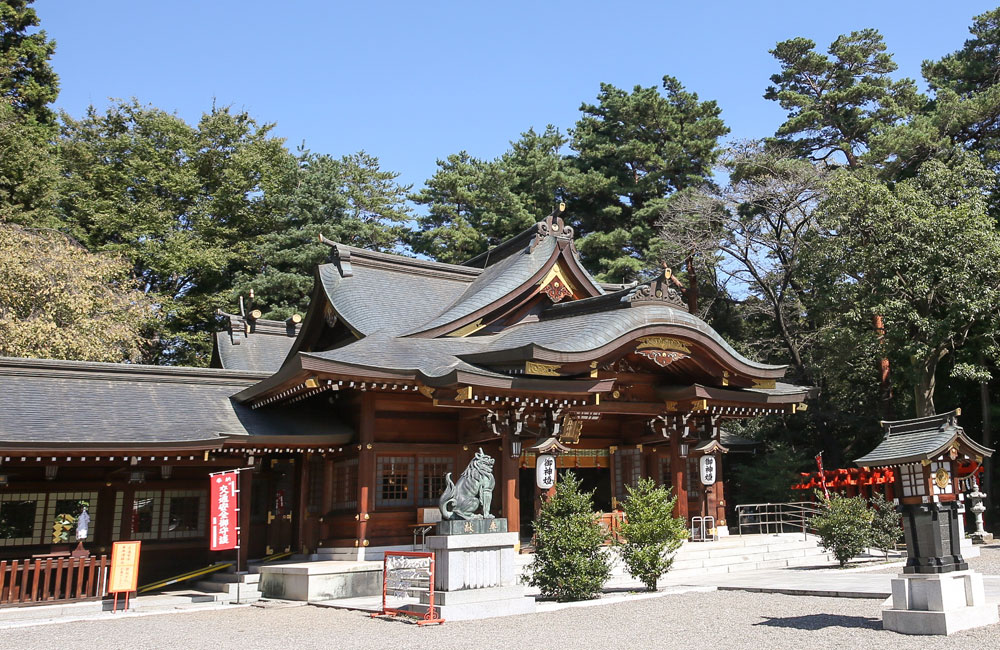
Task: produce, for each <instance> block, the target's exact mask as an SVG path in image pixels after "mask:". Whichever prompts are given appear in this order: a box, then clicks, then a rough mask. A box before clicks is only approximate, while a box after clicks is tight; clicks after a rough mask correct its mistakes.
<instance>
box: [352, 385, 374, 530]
mask: <svg viewBox="0 0 1000 650" xmlns="http://www.w3.org/2000/svg"><path fill="white" fill-rule="evenodd" d="M360 401H361V417H360V419H359V425H360V426H359V427H358V515H357V531H356V534H355V540H354V542H355V544H356V545H357V546H358V547H359V548H361V547H365V546H368V518H369V517H370V516H371V515H370V514H369V513H370V512H371V510H372V508H373V507H374V505H375V491H374V490H375V394H374V393H371V392H363V393H361V400H360Z"/></svg>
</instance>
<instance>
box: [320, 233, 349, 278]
mask: <svg viewBox="0 0 1000 650" xmlns="http://www.w3.org/2000/svg"><path fill="white" fill-rule="evenodd" d="M319 240H320V242H322V243H324V244H326V245H327V246H329V247H330V257H329V261H330V262H331V263H332V264H334V265H336V267H337V270H338V271H340V277H342V278H349V277H351V276H353V275H354V269H352V268H351V251H350V249H348V248H345V247H344V246H339V245H338V244H337V242H335V241H331V240H329V239H327V238H326V237H324V236H323V235H322V234H320V236H319Z"/></svg>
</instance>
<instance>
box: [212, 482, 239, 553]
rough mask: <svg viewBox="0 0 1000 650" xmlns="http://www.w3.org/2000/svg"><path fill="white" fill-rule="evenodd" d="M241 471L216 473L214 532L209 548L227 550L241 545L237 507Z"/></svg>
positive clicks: (213, 513)
mask: <svg viewBox="0 0 1000 650" xmlns="http://www.w3.org/2000/svg"><path fill="white" fill-rule="evenodd" d="M239 475H240V473H239V472H224V473H222V474H215V475H214V476H212V477H211V478H210V480H211V481H212V489H211V495H210V497H209V499H210V500H211V502H212V532H211V542H210V546H209V550H212V551H225V550H228V549H231V548H236V547H237V546H238V545H239V533H238V531H237V530H236V527H237V524H238V521H239V519H238V516H237V514H236V513H237V512H238V511H239V509H238V508H237V507H236V506H237V503H238V498H237V496H236V495H237V494H238V492H239Z"/></svg>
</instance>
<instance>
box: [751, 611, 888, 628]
mask: <svg viewBox="0 0 1000 650" xmlns="http://www.w3.org/2000/svg"><path fill="white" fill-rule="evenodd" d="M754 625H764V626H767V627H790V628H794V629H796V630H822V629H825V628H828V627H860V628H866V629H869V630H881V629H882V620H881V619H878V618H869V617H867V616H843V615H840V614H807V615H805V616H781V617H773V618H771V617H765V620H763V621H761V622H760V623H755V624H754Z"/></svg>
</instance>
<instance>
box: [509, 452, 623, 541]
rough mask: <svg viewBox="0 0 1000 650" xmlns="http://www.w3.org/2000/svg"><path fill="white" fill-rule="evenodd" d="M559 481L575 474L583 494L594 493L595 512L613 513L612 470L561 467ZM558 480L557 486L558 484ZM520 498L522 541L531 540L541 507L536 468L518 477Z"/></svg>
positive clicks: (528, 469) (521, 473) (527, 469)
mask: <svg viewBox="0 0 1000 650" xmlns="http://www.w3.org/2000/svg"><path fill="white" fill-rule="evenodd" d="M557 472H558V477H559V478H558V480H562V478H563V477H564V476H565V475H566V472H573V474H574V475H575V476H576V477H577V478H578V479H579V480H580V490H581V491H582V492H593V493H594V494H593V503H594V510H595V511H598V512H605V513H607V512H611V510H613V508H612V498H611V497H612V491H611V470H610V469H609V468H607V467H560V468H559V469H558V470H557ZM558 480H557V484H558ZM518 497H519V503H520V517H521V539H530V538H531V537H532V536H533V535H534V519H535V510H536V508H537V506H538V505H539V490H538V488H537V487H536V486H535V469H534V467H530V468H522V469H521V470H520V473H519V475H518Z"/></svg>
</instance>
